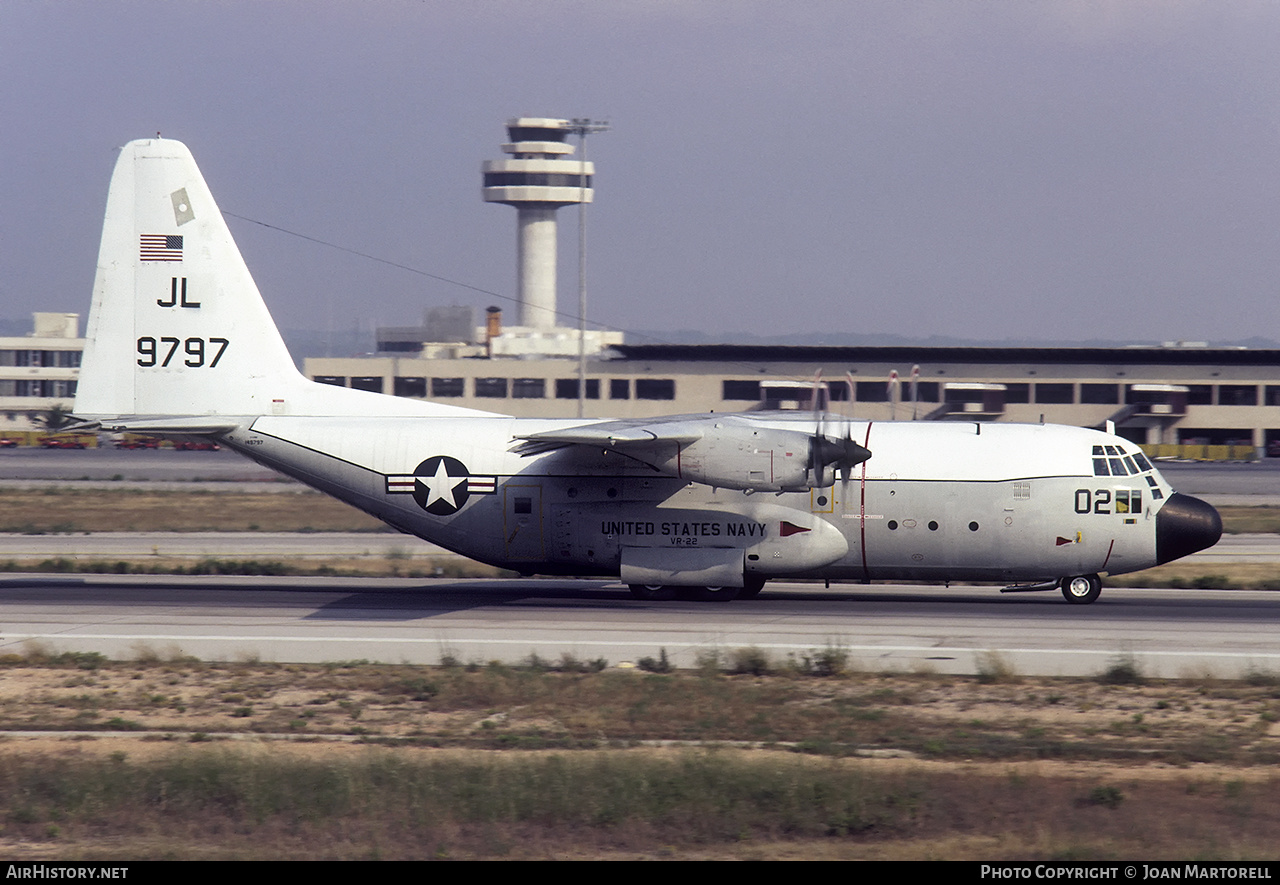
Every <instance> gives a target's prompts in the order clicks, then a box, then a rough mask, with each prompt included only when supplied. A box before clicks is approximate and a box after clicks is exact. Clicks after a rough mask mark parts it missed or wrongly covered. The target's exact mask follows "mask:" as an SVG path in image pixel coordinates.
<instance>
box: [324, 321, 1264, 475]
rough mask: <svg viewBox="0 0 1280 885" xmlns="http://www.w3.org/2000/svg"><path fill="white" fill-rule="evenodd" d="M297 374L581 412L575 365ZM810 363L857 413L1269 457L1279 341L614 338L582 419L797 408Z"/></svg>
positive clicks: (423, 394)
mask: <svg viewBox="0 0 1280 885" xmlns="http://www.w3.org/2000/svg"><path fill="white" fill-rule="evenodd" d="M427 352H429V350H428V351H424V354H425V353H427ZM917 367H918V371H916V372H913V369H916V368H917ZM305 371H306V374H307V376H308V377H310V378H313V379H314V380H316V381H321V382H324V383H327V384H338V385H342V386H347V387H358V388H361V389H364V390H374V391H380V392H383V393H390V394H394V395H397V396H409V397H419V398H429V399H433V400H437V401H439V402H446V403H454V404H457V405H459V406H466V407H468V408H475V409H483V410H486V411H492V412H499V413H503V414H508V415H516V416H521V417H573V416H575V415H576V414H577V407H578V365H577V362H576V361H575V360H566V359H516V358H486V357H484V356H482V355H476V356H474V357H466V356H462V357H456V356H449V357H445V356H436V357H431V356H425V355H417V354H410V353H384V354H379V355H377V356H372V357H364V358H349V359H308V360H307V361H306V364H305ZM819 371H821V373H822V381H821V382H820V384H821V389H822V393H821V396H822V398H823V401H824V402H825V403H826V404H827V405H828V408H829V409H830V411H831V412H833V413H836V414H842V415H848V416H852V417H854V418H856V419H862V420H868V419H869V420H875V421H886V420H892V419H896V420H911V419H913V418H914V419H916V420H922V421H1001V422H1022V423H1035V422H1040V421H1046V422H1049V423H1057V424H1074V425H1078V426H1084V427H1092V426H1097V427H1103V426H1105V425H1106V423H1107V422H1108V421H1110V422H1112V423H1113V424H1114V426H1115V428H1116V432H1117V433H1118V434H1120V435H1121V436H1123V437H1125V438H1127V439H1130V440H1132V441H1134V442H1137V443H1139V444H1142V445H1145V446H1153V447H1154V446H1169V447H1172V446H1178V445H1181V446H1191V447H1201V448H1204V447H1214V450H1213V451H1209V450H1205V451H1203V452H1202V453H1199V454H1198V455H1197V453H1196V452H1181V453H1178V454H1187V455H1188V456H1192V457H1195V456H1200V457H1252V456H1261V455H1263V454H1264V453H1265V451H1266V449H1267V448H1268V447H1269V446H1270V447H1272V448H1273V450H1274V453H1275V454H1280V350H1251V349H1245V348H1214V347H1207V346H1194V345H1192V346H1187V345H1169V346H1162V347H1078V348H1077V347H1063V348H1033V347H996V346H992V347H916V346H891V347H876V346H857V347H817V346H813V347H806V346H773V345H734V344H719V345H652V344H644V345H628V344H617V345H614V346H613V347H611V348H610V349H609V350H607V351H605V352H603V353H601V354H599V355H597V356H596V357H594V358H592V359H591V360H590V361H589V362H588V364H587V373H586V379H587V380H586V397H585V410H584V414H585V416H586V417H588V418H597V417H601V418H604V417H608V418H641V417H652V416H657V415H669V414H683V413H693V412H710V411H715V412H738V411H748V410H759V409H777V408H782V409H797V408H798V409H807V408H810V407H811V404H812V398H813V389H814V383H813V379H814V376H815V373H816V372H819ZM913 391H914V395H913ZM1255 450H1256V451H1255ZM1161 453H1163V454H1171V455H1172V454H1175V453H1174V452H1172V451H1169V450H1165V451H1164V452H1161Z"/></svg>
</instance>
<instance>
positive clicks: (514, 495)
mask: <svg viewBox="0 0 1280 885" xmlns="http://www.w3.org/2000/svg"><path fill="white" fill-rule="evenodd" d="M502 494H503V504H502V517H503V518H502V524H503V525H502V534H503V538H504V539H505V540H506V549H507V559H510V560H516V561H526V560H539V559H542V558H543V553H542V486H541V485H536V484H523V485H516V484H514V483H506V484H505V485H504V486H503V487H502Z"/></svg>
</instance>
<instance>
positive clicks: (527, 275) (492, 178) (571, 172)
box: [483, 117, 595, 331]
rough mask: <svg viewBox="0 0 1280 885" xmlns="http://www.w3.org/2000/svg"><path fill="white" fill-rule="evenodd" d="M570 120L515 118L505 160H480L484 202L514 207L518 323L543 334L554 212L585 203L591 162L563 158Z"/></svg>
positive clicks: (551, 283) (551, 300)
mask: <svg viewBox="0 0 1280 885" xmlns="http://www.w3.org/2000/svg"><path fill="white" fill-rule="evenodd" d="M572 126H573V123H572V121H570V120H555V119H550V118H547V117H517V118H515V119H512V120H508V121H507V134H508V136H509V137H510V138H511V141H510V142H509V143H507V144H504V145H503V146H502V150H503V151H504V152H505V153H508V154H510V155H511V159H509V160H486V161H485V163H484V166H483V172H484V199H485V202H486V203H506V204H507V205H508V206H514V207H516V225H517V231H518V233H517V249H518V257H517V262H518V264H517V269H518V274H517V283H516V286H517V289H518V290H519V299H520V312H519V323H520V325H521V326H524V327H526V328H529V329H535V330H540V331H549V330H553V329H555V328H557V325H558V324H557V323H556V210H557V209H559V208H560V207H561V206H568V205H571V204H574V203H590V202H591V199H592V196H593V192H592V189H591V176H592V175H593V174H594V172H595V166H594V164H593V163H585V162H582V161H579V160H569V159H565V158H566V157H568V156H569V155H570V154H572V153H573V145H571V144H569V143H568V141H567V139H568V137H569V135H570V134H571V133H572V132H573V131H574V130H573V128H572Z"/></svg>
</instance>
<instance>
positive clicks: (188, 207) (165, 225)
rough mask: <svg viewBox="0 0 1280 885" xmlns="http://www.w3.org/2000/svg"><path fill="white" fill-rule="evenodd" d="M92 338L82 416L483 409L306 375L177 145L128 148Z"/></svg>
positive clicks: (113, 205)
mask: <svg viewBox="0 0 1280 885" xmlns="http://www.w3.org/2000/svg"><path fill="white" fill-rule="evenodd" d="M86 335H87V338H88V342H87V344H86V347H85V351H84V358H83V361H82V364H81V369H80V381H79V384H78V387H77V391H76V404H75V414H76V416H77V417H79V418H84V419H89V420H102V419H111V418H120V417H130V416H131V417H146V418H158V417H165V416H208V415H223V416H258V415H334V416H342V415H373V414H377V415H445V414H458V413H468V412H471V410H466V409H459V408H457V407H453V406H447V405H440V404H435V403H427V402H422V401H415V400H406V399H403V398H401V397H391V396H383V395H381V394H376V393H369V392H367V391H361V390H351V389H348V388H341V387H334V386H331V385H324V384H317V383H315V382H312V381H308V380H307V379H306V378H304V377H303V376H302V375H301V373H299V372H298V370H297V368H296V367H295V366H294V363H293V360H292V358H291V357H290V355H289V351H288V349H287V348H286V347H285V344H284V341H283V339H282V338H281V337H280V333H279V330H278V329H277V328H276V325H275V322H274V321H273V320H272V319H271V314H270V313H269V312H268V310H267V307H266V304H265V303H264V302H263V300H262V296H261V294H260V293H259V292H258V287H257V285H256V284H255V283H254V281H253V277H252V276H251V275H250V273H249V269H248V267H247V266H246V265H245V262H244V259H243V258H242V257H241V255H240V250H239V249H238V248H237V247H236V244H235V241H234V240H233V239H232V237H231V231H230V230H229V229H228V228H227V225H226V222H225V221H224V220H223V217H222V213H221V212H220V211H219V210H218V206H217V204H216V203H215V202H214V199H213V194H212V193H211V192H210V190H209V187H208V185H207V184H205V181H204V178H203V176H202V175H201V174H200V170H199V169H198V168H197V166H196V163H195V160H194V159H193V158H192V156H191V152H190V151H189V150H187V148H186V146H185V145H183V144H182V143H181V142H177V141H173V140H169V139H158V138H157V139H144V140H140V141H134V142H130V143H129V144H127V145H125V146H124V147H123V148H122V149H121V152H120V157H119V160H118V161H117V163H116V168H115V172H114V174H113V175H112V178H111V188H110V190H109V192H108V196H107V210H106V216H105V218H104V221H103V229H102V246H101V249H100V251H99V254H98V270H97V275H96V278H95V280H94V288H93V303H92V306H91V307H90V311H89V322H88V329H87V333H86ZM472 414H474V412H472Z"/></svg>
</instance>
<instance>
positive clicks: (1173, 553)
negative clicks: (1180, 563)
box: [1156, 492, 1222, 564]
mask: <svg viewBox="0 0 1280 885" xmlns="http://www.w3.org/2000/svg"><path fill="white" fill-rule="evenodd" d="M1221 537H1222V517H1221V516H1219V515H1218V511H1217V510H1214V509H1213V505H1211V504H1207V503H1205V502H1204V501H1201V500H1200V499H1199V498H1193V497H1191V496H1190V495H1181V494H1178V493H1177V492H1174V493H1173V496H1172V497H1170V498H1169V500H1168V501H1165V502H1164V506H1163V507H1161V508H1160V512H1159V513H1157V514H1156V562H1158V563H1161V564H1163V563H1166V562H1172V561H1173V560H1175V559H1181V558H1182V557H1184V556H1187V555H1188V554H1191V553H1195V552H1196V551H1197V550H1204V549H1205V548H1206V547H1212V546H1213V545H1214V544H1216V543H1218V539H1219V538H1221Z"/></svg>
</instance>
